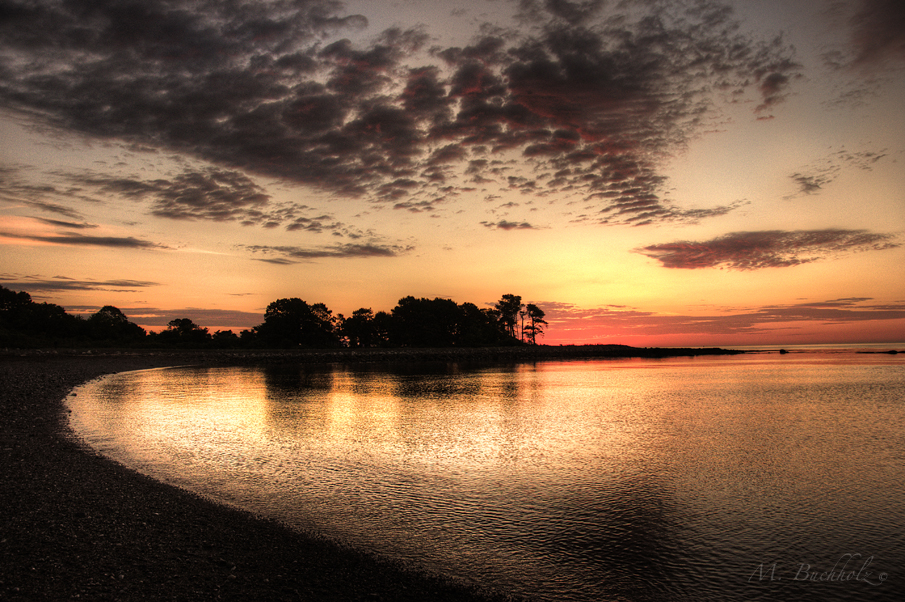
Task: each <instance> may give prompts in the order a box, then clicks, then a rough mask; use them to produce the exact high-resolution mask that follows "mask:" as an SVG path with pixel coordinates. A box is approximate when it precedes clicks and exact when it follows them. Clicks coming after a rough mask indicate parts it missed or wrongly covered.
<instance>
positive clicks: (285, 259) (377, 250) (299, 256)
mask: <svg viewBox="0 0 905 602" xmlns="http://www.w3.org/2000/svg"><path fill="white" fill-rule="evenodd" d="M243 248H245V249H246V250H248V251H251V252H252V253H255V254H258V253H260V254H262V255H264V257H258V258H255V259H257V260H258V261H265V262H267V263H274V264H278V265H288V264H292V263H298V261H308V260H312V259H325V258H353V257H358V258H361V257H396V256H397V255H400V254H402V253H407V252H409V251H411V250H412V247H403V246H399V245H380V244H375V243H371V244H340V245H327V246H322V247H292V246H264V245H246V246H244V247H243Z"/></svg>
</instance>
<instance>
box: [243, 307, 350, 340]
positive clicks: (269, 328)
mask: <svg viewBox="0 0 905 602" xmlns="http://www.w3.org/2000/svg"><path fill="white" fill-rule="evenodd" d="M254 330H255V334H256V338H257V340H258V341H257V342H258V344H259V345H262V346H265V347H276V348H291V347H338V346H339V335H338V333H337V332H336V330H337V329H336V323H335V319H334V317H333V312H331V311H330V310H329V309H327V306H326V305H324V304H323V303H316V304H314V305H308V304H307V303H305V302H304V301H302V300H301V299H298V298H291V299H277V300H276V301H274V302H273V303H271V304H270V305H268V306H267V310H266V311H265V312H264V323H263V324H261V325H259V326H256V327H255V329H254Z"/></svg>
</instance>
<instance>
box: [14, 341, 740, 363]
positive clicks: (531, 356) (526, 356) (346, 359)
mask: <svg viewBox="0 0 905 602" xmlns="http://www.w3.org/2000/svg"><path fill="white" fill-rule="evenodd" d="M742 353H748V351H742V350H738V349H721V348H719V347H631V346H629V345H562V346H552V345H516V346H507V347H435V348H424V347H401V348H400V347H393V348H365V349H361V348H358V349H349V348H337V349H272V350H271V349H253V350H252V349H205V350H197V349H187V350H173V349H166V350H155V349H99V350H84V349H75V350H63V349H60V350H56V349H46V348H45V349H36V350H6V351H5V352H4V351H0V355H3V354H5V355H15V356H41V355H47V356H54V355H62V356H66V355H74V356H137V357H151V358H153V357H157V356H160V358H161V359H163V358H167V360H168V362H169V363H172V364H176V363H179V364H194V363H199V364H211V363H214V364H232V363H239V364H244V363H266V364H269V363H289V362H298V363H306V364H314V363H327V364H330V363H349V364H357V363H383V362H390V363H395V362H484V361H486V362H525V361H527V362H530V361H544V360H572V359H620V358H654V359H656V358H670V357H695V356H712V355H738V354H742Z"/></svg>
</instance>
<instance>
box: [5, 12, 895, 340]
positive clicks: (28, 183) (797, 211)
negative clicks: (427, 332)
mask: <svg viewBox="0 0 905 602" xmlns="http://www.w3.org/2000/svg"><path fill="white" fill-rule="evenodd" d="M903 268H905V2H902V1H901V0H873V1H867V0H849V1H832V0H825V1H824V0H817V1H815V0H744V1H743V0H738V1H737V2H728V3H722V2H710V1H701V2H698V1H694V0H689V1H657V0H651V1H640V0H639V1H634V2H632V1H629V2H618V1H615V0H586V1H581V2H569V1H567V0H495V1H490V0H483V1H481V0H471V1H464V2H462V1H459V2H448V1H441V0H399V1H395V2H393V1H380V0H360V1H348V2H334V1H331V0H273V1H268V0H227V1H222V2H220V1H208V0H197V1H188V0H169V1H168V0H140V1H139V0H132V1H114V0H94V1H87V0H35V1H30V0H0V284H2V285H3V286H5V287H7V288H11V289H13V290H25V291H28V292H29V293H30V294H31V295H32V298H33V299H35V300H36V301H48V302H52V303H57V304H59V305H62V306H63V307H65V308H66V310H67V311H69V312H70V313H76V314H86V315H87V314H90V313H93V312H95V311H97V309H99V308H100V307H101V306H103V305H114V306H116V307H118V308H120V309H121V310H122V311H123V312H124V313H125V314H126V315H127V316H128V317H129V318H130V319H131V320H132V321H134V322H136V323H138V324H140V325H142V326H144V327H145V328H148V329H153V330H159V329H160V328H162V327H165V326H166V324H167V322H169V321H170V320H172V319H174V318H181V317H188V318H191V319H192V320H194V321H195V322H196V323H197V324H199V325H202V326H206V327H208V328H210V330H211V331H212V332H213V331H214V330H219V329H232V330H234V331H236V332H238V331H239V330H241V329H245V328H249V327H251V326H254V325H256V324H259V323H261V322H262V321H263V313H264V309H265V307H266V306H267V305H268V304H269V303H270V302H271V301H274V300H276V299H279V298H283V297H300V298H302V299H304V300H305V301H308V302H309V303H325V304H326V305H327V306H328V307H329V308H330V309H332V310H333V312H334V313H343V314H345V315H347V316H348V315H350V314H351V313H352V312H353V311H354V310H356V309H358V308H360V307H370V308H372V309H373V310H374V311H375V312H376V311H380V310H386V311H388V310H390V309H392V308H393V306H395V305H396V303H397V301H398V300H399V299H400V298H401V297H404V296H407V295H413V296H415V297H428V298H434V297H444V298H450V299H453V300H454V301H456V302H459V303H462V302H466V301H468V302H472V303H475V304H477V305H478V306H479V307H486V306H489V305H492V304H493V303H494V302H496V301H497V300H498V299H499V298H500V297H501V296H502V295H503V294H506V293H513V294H517V295H521V297H522V300H523V301H524V302H526V303H534V304H536V305H538V306H539V307H540V308H541V309H543V310H544V311H545V312H546V314H547V320H548V322H549V326H548V331H547V335H546V337H545V338H544V339H542V342H544V343H547V344H554V345H555V344H560V343H623V344H629V345H639V346H677V345H693V346H698V345H794V344H815V343H869V342H901V341H905V277H903V275H905V269H903Z"/></svg>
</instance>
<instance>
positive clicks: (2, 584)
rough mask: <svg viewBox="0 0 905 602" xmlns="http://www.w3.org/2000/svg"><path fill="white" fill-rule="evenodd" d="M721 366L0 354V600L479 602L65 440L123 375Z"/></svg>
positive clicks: (475, 589)
mask: <svg viewBox="0 0 905 602" xmlns="http://www.w3.org/2000/svg"><path fill="white" fill-rule="evenodd" d="M686 352H687V353H688V354H706V355H709V354H711V353H716V352H722V350H712V349H703V350H702V349H691V350H659V349H640V350H639V349H635V348H631V347H624V346H587V347H544V346H536V347H513V348H498V349H433V350H425V349H386V350H360V351H356V350H348V349H345V350H333V351H153V350H148V351H134V350H119V351H114V350H102V351H85V350H81V351H68V352H67V351H53V350H50V351H47V350H45V351H28V352H16V351H7V352H4V353H0V412H2V417H3V419H2V421H0V482H2V487H0V508H3V512H2V516H0V599H4V600H35V599H68V598H82V599H91V600H102V599H109V600H114V599H115V600H129V599H142V600H146V599H166V600H176V599H211V600H221V599H222V600H246V599H249V600H250V599H256V600H257V599H265V600H334V599H335V600H425V599H432V600H486V599H508V598H506V597H505V596H503V595H502V594H499V593H495V592H490V591H486V590H484V589H481V588H480V587H479V586H478V584H463V583H453V582H451V581H450V580H448V579H445V578H443V577H440V576H434V575H426V574H423V573H420V572H417V571H413V570H408V569H406V568H405V567H400V566H398V565H395V564H393V563H391V562H390V561H387V560H384V559H380V558H376V557H374V556H372V555H370V554H368V553H367V551H363V550H351V549H346V548H343V547H341V546H339V545H338V544H336V543H333V542H330V541H326V540H324V539H322V538H319V537H317V536H316V535H305V534H300V533H298V532H295V531H292V530H290V529H288V528H286V527H284V526H283V525H281V524H277V523H275V522H273V521H268V520H264V519H261V518H259V517H256V516H253V515H251V514H249V513H247V512H244V511H240V510H236V509H232V508H227V507H224V506H221V505H218V504H216V503H213V502H211V501H209V500H206V499H203V498H201V497H199V496H197V495H195V494H192V493H189V492H186V491H184V490H181V489H178V488H176V487H173V486H169V485H166V484H163V483H160V482H157V481H155V480H153V479H151V478H149V477H146V476H144V475H142V474H139V473H137V472H135V471H133V470H130V469H127V468H125V467H124V466H122V465H120V464H117V463H116V462H113V461H111V460H108V459H106V458H104V457H102V456H100V455H98V454H97V453H95V452H94V451H93V450H91V449H90V448H88V447H87V446H86V445H84V444H83V443H81V442H79V441H78V440H77V439H76V438H75V437H74V436H73V435H72V433H71V431H69V429H68V426H67V425H68V420H67V415H66V412H67V409H66V405H65V400H66V397H67V396H68V395H70V394H71V391H72V389H73V388H74V387H76V386H77V385H79V384H81V383H84V382H86V381H89V380H91V379H94V378H97V377H100V376H103V375H105V374H110V373H114V372H121V371H127V370H141V369H148V368H156V367H164V366H175V365H189V364H193V365H205V364H207V365H243V364H245V365H247V364H268V363H282V362H314V363H323V362H346V363H368V362H387V361H396V362H410V361H435V362H443V361H457V362H472V361H473V362H486V361H505V362H511V361H531V360H541V359H577V358H584V357H627V356H641V357H662V356H664V355H683V354H685V353H686Z"/></svg>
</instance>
